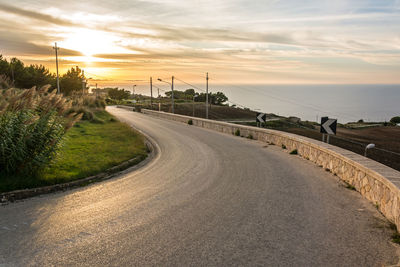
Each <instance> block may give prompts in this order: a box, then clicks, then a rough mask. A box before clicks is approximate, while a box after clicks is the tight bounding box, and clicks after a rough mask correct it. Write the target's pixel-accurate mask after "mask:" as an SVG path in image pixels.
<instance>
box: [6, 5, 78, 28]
mask: <svg viewBox="0 0 400 267" xmlns="http://www.w3.org/2000/svg"><path fill="white" fill-rule="evenodd" d="M0 11H3V12H6V13H12V14H15V15H19V16H23V17H27V18H31V19H36V20H40V21H44V22H47V23H52V24H56V25H60V26H77V25H76V24H74V23H72V22H70V21H67V20H63V19H60V18H55V17H53V16H50V15H46V14H43V13H40V12H36V11H31V10H26V9H22V8H18V7H15V6H11V5H7V4H2V3H0Z"/></svg>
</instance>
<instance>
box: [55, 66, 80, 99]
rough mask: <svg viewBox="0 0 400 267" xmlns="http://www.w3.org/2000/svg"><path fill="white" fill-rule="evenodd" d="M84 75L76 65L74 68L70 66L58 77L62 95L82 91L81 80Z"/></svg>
mask: <svg viewBox="0 0 400 267" xmlns="http://www.w3.org/2000/svg"><path fill="white" fill-rule="evenodd" d="M84 79H85V76H84V75H83V73H82V70H81V69H80V68H79V67H78V66H76V68H71V69H70V70H68V71H67V73H65V74H64V75H63V76H61V78H60V90H61V93H63V94H64V95H71V94H72V93H73V92H81V91H82V80H84Z"/></svg>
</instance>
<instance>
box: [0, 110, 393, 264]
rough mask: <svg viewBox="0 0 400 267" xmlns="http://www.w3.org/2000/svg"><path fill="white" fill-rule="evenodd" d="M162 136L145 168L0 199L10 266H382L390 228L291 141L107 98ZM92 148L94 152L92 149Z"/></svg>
mask: <svg viewBox="0 0 400 267" xmlns="http://www.w3.org/2000/svg"><path fill="white" fill-rule="evenodd" d="M108 109H109V111H110V112H111V113H112V114H114V115H116V116H117V117H118V118H120V119H121V120H123V121H126V122H127V123H129V124H131V125H133V126H135V127H137V128H138V129H141V130H142V131H143V132H144V133H146V134H148V135H149V136H150V137H151V138H152V139H153V140H154V141H155V142H156V143H157V144H158V146H159V153H158V154H157V156H156V157H155V159H154V160H153V161H151V162H150V163H149V164H148V165H146V166H145V167H143V168H141V169H139V170H137V171H135V172H133V173H129V174H124V175H122V176H120V177H117V178H114V179H112V180H108V181H105V182H101V183H97V184H92V185H90V186H87V187H83V188H79V189H74V190H69V191H66V192H60V193H55V194H50V195H42V196H39V197H34V198H31V199H27V200H25V201H21V202H17V203H10V204H8V205H5V206H2V207H0V266H9V265H10V266H31V265H32V266H49V265H52V266H66V265H68V266H109V265H112V266H152V265H156V266H236V265H246V266H256V265H257V266H261V265H263V266H382V265H390V264H396V263H397V262H398V258H397V248H396V247H395V245H393V244H392V243H391V242H390V235H391V233H392V231H391V230H390V229H388V223H387V222H386V221H385V219H384V218H383V217H382V216H381V215H380V214H379V213H378V212H377V211H376V209H375V208H374V207H373V205H371V204H369V203H368V202H366V201H365V200H363V199H362V198H361V196H360V195H359V194H358V193H356V192H354V191H351V190H348V189H346V188H344V187H343V186H342V185H340V183H339V182H338V180H337V178H336V177H335V176H333V175H331V174H330V173H328V172H325V171H324V170H322V169H321V168H319V167H317V166H315V165H313V164H311V163H309V162H308V161H306V160H304V159H301V158H300V157H298V156H294V155H289V154H287V153H283V152H282V151H281V150H282V149H281V148H279V147H276V146H266V145H265V144H262V143H260V142H258V141H253V140H248V139H245V138H240V137H235V136H230V135H226V134H221V133H218V132H213V131H210V130H206V129H202V128H198V127H195V126H190V125H186V124H182V123H178V122H172V121H164V120H160V119H157V118H153V117H150V116H146V115H143V114H138V113H134V112H131V111H127V110H123V109H117V108H113V107H111V108H108ZM82 156H84V155H82Z"/></svg>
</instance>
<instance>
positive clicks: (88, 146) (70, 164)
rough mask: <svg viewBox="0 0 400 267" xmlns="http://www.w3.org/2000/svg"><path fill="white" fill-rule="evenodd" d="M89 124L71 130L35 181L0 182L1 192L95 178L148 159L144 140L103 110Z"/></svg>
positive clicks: (1, 180)
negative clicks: (130, 160)
mask: <svg viewBox="0 0 400 267" xmlns="http://www.w3.org/2000/svg"><path fill="white" fill-rule="evenodd" d="M94 115H95V119H94V120H92V121H86V120H83V121H80V122H78V123H76V124H75V125H74V127H73V128H71V129H70V130H69V131H68V132H67V134H66V138H65V141H64V145H63V147H62V148H61V150H60V152H59V153H58V156H57V158H56V159H55V160H54V162H53V163H52V164H51V165H50V166H49V167H47V168H45V169H44V171H42V172H41V173H40V174H39V175H38V177H9V178H6V179H0V192H7V191H11V190H17V189H23V188H34V187H38V186H46V185H53V184H57V183H64V182H70V181H73V180H77V179H80V178H84V177H88V176H91V175H95V174H97V173H100V172H102V171H105V170H107V169H109V168H111V167H113V166H116V165H118V164H120V163H122V162H124V161H127V160H129V159H132V158H134V157H137V158H138V160H137V162H140V161H142V160H143V159H144V158H146V156H147V148H146V146H145V144H144V139H143V137H142V136H141V135H140V134H139V133H137V132H135V131H133V130H132V129H131V128H130V127H129V126H128V125H126V124H124V123H121V122H119V121H117V120H116V119H115V118H114V117H113V116H111V115H110V114H109V113H107V112H106V111H104V110H97V111H95V112H94Z"/></svg>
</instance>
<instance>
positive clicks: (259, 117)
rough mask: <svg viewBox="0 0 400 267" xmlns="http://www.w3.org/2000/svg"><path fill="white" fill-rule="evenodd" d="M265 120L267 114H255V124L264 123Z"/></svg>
mask: <svg viewBox="0 0 400 267" xmlns="http://www.w3.org/2000/svg"><path fill="white" fill-rule="evenodd" d="M266 119H267V114H265V113H257V116H256V122H260V123H261V122H264V123H265V120H266Z"/></svg>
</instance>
